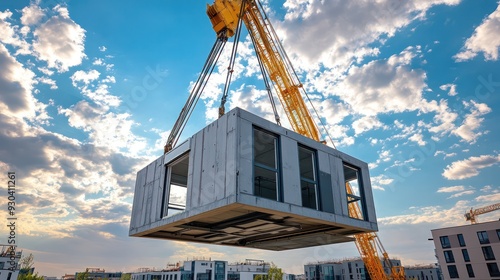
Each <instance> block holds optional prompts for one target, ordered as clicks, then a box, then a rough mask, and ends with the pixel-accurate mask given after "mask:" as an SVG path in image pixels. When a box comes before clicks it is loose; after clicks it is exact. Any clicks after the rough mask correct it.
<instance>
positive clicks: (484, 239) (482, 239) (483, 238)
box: [477, 230, 490, 244]
mask: <svg viewBox="0 0 500 280" xmlns="http://www.w3.org/2000/svg"><path fill="white" fill-rule="evenodd" d="M477 238H478V239H479V244H490V238H489V237H488V232H486V231H485V230H483V231H478V232H477Z"/></svg>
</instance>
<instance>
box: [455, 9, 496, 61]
mask: <svg viewBox="0 0 500 280" xmlns="http://www.w3.org/2000/svg"><path fill="white" fill-rule="evenodd" d="M499 29H500V3H499V5H498V7H497V9H496V10H495V11H494V12H493V13H491V14H490V15H489V16H488V17H487V18H486V19H484V20H483V22H482V23H481V25H479V26H478V27H476V29H475V30H474V33H473V34H472V36H471V37H470V38H468V39H467V40H466V41H465V44H464V46H463V48H462V51H461V52H459V53H458V54H456V55H455V60H456V61H466V60H469V59H472V58H474V57H476V56H477V55H478V54H479V53H481V52H482V53H483V54H484V57H485V59H486V60H497V59H498V48H499V47H500V37H499V36H497V35H498V30H499Z"/></svg>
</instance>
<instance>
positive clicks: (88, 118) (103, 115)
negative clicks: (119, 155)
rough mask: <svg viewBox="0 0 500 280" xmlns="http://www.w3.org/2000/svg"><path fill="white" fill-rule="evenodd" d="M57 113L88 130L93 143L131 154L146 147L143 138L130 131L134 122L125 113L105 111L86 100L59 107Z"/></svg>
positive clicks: (72, 124) (75, 125)
mask: <svg viewBox="0 0 500 280" xmlns="http://www.w3.org/2000/svg"><path fill="white" fill-rule="evenodd" d="M59 113H60V114H62V115H65V116H67V117H68V122H69V125H70V126H72V127H75V128H78V129H82V130H83V131H86V132H89V138H90V141H91V144H93V145H96V146H98V147H107V148H109V149H111V150H113V151H116V152H118V151H124V152H125V151H127V152H129V153H131V154H133V155H136V154H137V153H138V152H139V151H141V150H144V149H145V148H146V141H145V139H144V138H142V137H138V136H136V135H135V134H133V133H131V130H132V127H133V126H134V125H136V123H135V122H134V121H132V120H131V119H130V115H129V114H127V113H121V114H118V113H113V112H107V110H106V109H105V108H103V107H99V106H96V105H91V104H90V103H89V102H87V101H80V102H78V103H77V104H76V105H75V106H72V107H71V108H68V109H63V108H59Z"/></svg>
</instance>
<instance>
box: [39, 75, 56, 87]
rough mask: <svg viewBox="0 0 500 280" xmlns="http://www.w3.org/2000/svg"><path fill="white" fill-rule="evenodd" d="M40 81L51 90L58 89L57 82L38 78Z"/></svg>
mask: <svg viewBox="0 0 500 280" xmlns="http://www.w3.org/2000/svg"><path fill="white" fill-rule="evenodd" d="M38 81H39V82H40V83H43V84H46V85H49V86H50V89H57V88H58V87H57V84H56V81H55V80H53V79H50V78H47V77H40V78H38Z"/></svg>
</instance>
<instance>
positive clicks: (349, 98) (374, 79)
mask: <svg viewBox="0 0 500 280" xmlns="http://www.w3.org/2000/svg"><path fill="white" fill-rule="evenodd" d="M413 55H414V50H413V49H412V48H409V49H408V50H405V51H403V52H402V53H401V54H397V55H393V56H391V57H390V58H389V59H386V60H377V61H371V62H369V63H367V64H365V65H363V66H360V67H352V68H351V69H350V70H349V74H348V76H347V77H346V79H345V80H344V81H342V82H341V83H340V84H339V85H338V86H337V87H336V89H333V88H332V90H331V92H333V93H334V94H336V95H338V96H339V97H341V98H342V100H343V101H344V102H347V103H348V104H349V105H350V107H351V108H352V110H353V111H354V112H356V113H357V114H360V115H365V116H375V115H377V114H381V113H401V112H405V111H415V110H422V111H430V110H432V109H433V105H432V104H430V103H429V102H427V101H426V100H425V99H424V98H423V96H422V92H423V91H424V90H425V89H426V88H427V85H426V83H425V79H426V75H425V72H423V71H420V70H414V69H412V68H411V67H409V62H410V61H409V60H411V58H412V57H413ZM361 92H362V93H363V94H360V93H361Z"/></svg>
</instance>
